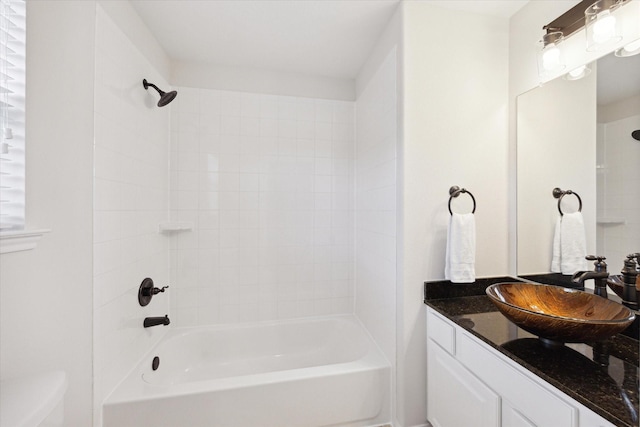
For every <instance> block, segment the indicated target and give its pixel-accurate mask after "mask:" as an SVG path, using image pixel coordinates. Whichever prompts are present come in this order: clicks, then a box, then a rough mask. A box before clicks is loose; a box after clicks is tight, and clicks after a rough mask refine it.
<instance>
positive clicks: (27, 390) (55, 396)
mask: <svg viewBox="0 0 640 427" xmlns="http://www.w3.org/2000/svg"><path fill="white" fill-rule="evenodd" d="M67 387H68V381H67V375H66V374H65V373H64V372H62V371H53V372H45V373H39V374H33V375H26V376H22V377H18V378H9V379H3V380H2V381H0V427H61V426H62V425H63V418H64V394H65V392H66V391H67Z"/></svg>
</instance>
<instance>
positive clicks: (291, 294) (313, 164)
mask: <svg viewBox="0 0 640 427" xmlns="http://www.w3.org/2000/svg"><path fill="white" fill-rule="evenodd" d="M178 91H179V95H178V98H177V99H176V109H175V110H174V111H173V113H175V114H172V123H173V124H172V146H171V216H172V219H173V220H177V221H184V222H189V223H191V224H193V226H194V230H193V231H186V232H181V233H178V234H176V235H175V236H174V237H173V242H172V247H171V259H172V265H171V283H172V285H173V291H172V295H173V296H174V297H175V298H173V299H172V307H171V309H172V313H173V314H174V315H175V319H176V324H177V325H180V326H184V325H196V324H213V323H235V322H247V321H256V320H271V319H283V318H294V317H302V316H313V315H326V314H342V313H352V312H353V257H354V243H353V209H354V199H353V148H354V104H353V102H346V101H331V100H321V99H313V98H301V97H289V96H278V95H267V94H260V93H246V92H245V93H242V92H232V91H223V90H211V89H195V88H186V87H178Z"/></svg>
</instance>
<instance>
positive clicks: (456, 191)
mask: <svg viewBox="0 0 640 427" xmlns="http://www.w3.org/2000/svg"><path fill="white" fill-rule="evenodd" d="M462 193H467V194H468V195H469V196H471V200H473V210H472V211H471V213H476V198H475V197H473V194H471V191H469V190H467V189H464V188H460V187H458V186H457V185H454V186H453V187H451V188H450V189H449V213H450V214H451V215H453V212H452V211H451V200H453V198H454V197H458V196H459V195H460V194H462Z"/></svg>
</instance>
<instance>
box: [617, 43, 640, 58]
mask: <svg viewBox="0 0 640 427" xmlns="http://www.w3.org/2000/svg"><path fill="white" fill-rule="evenodd" d="M638 54H640V39H638V40H636V41H633V42H631V43H628V44H626V45H624V46H623V47H621V48H620V49H618V50H616V51H615V55H616V56H619V57H627V56H633V55H638Z"/></svg>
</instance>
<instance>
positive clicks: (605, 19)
mask: <svg viewBox="0 0 640 427" xmlns="http://www.w3.org/2000/svg"><path fill="white" fill-rule="evenodd" d="M615 35H616V17H615V16H613V15H611V12H610V11H609V10H608V9H607V10H604V11H602V13H601V14H600V16H598V19H597V20H596V22H595V24H593V41H595V42H596V43H604V42H606V41H607V40H609V39H612V38H613V37H615Z"/></svg>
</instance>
